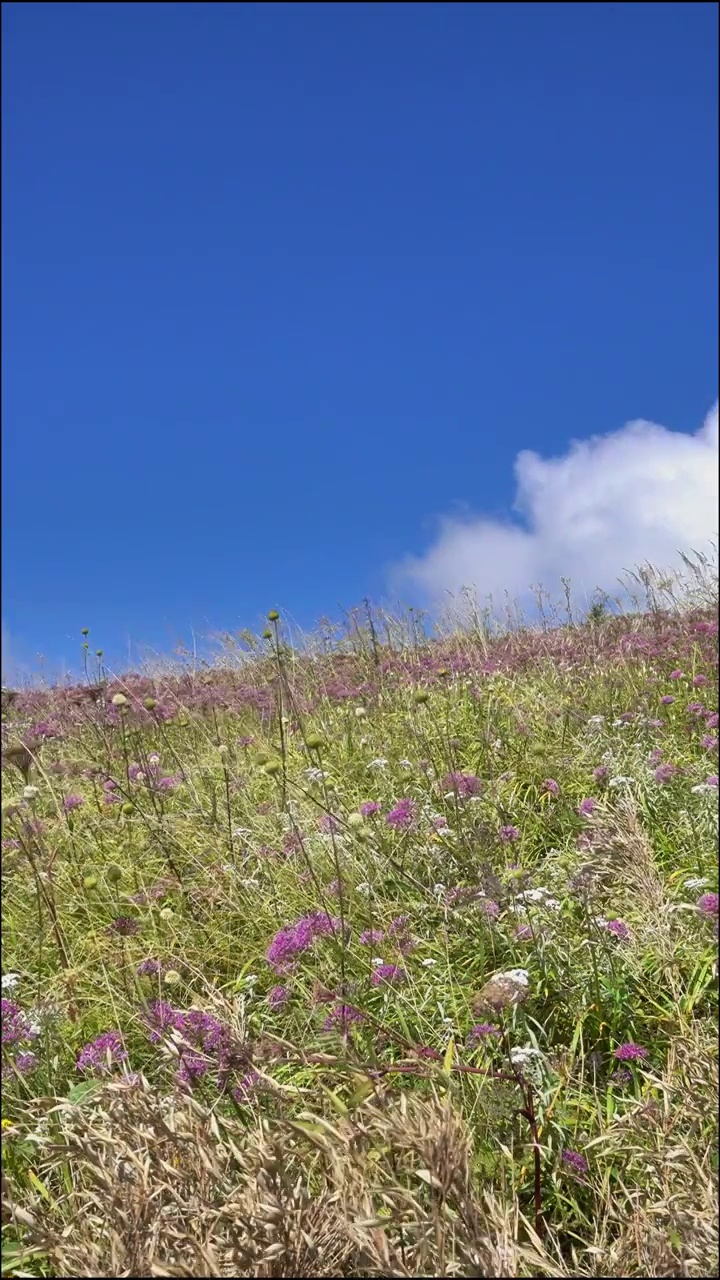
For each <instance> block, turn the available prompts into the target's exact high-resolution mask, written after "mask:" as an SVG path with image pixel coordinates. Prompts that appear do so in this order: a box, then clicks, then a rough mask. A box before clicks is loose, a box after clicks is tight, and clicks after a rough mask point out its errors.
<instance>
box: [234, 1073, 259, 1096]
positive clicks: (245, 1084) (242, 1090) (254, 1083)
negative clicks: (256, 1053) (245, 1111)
mask: <svg viewBox="0 0 720 1280" xmlns="http://www.w3.org/2000/svg"><path fill="white" fill-rule="evenodd" d="M260 1084H261V1078H260V1076H259V1075H258V1073H257V1071H249V1072H248V1073H247V1075H245V1076H243V1078H242V1080H241V1081H240V1083H239V1084H237V1085H236V1086H235V1088H234V1089H233V1091H232V1096H233V1098H234V1099H235V1101H236V1102H239V1103H240V1104H242V1103H247V1102H249V1101H250V1098H251V1097H252V1094H253V1093H254V1092H255V1090H256V1089H258V1088H259V1087H260Z"/></svg>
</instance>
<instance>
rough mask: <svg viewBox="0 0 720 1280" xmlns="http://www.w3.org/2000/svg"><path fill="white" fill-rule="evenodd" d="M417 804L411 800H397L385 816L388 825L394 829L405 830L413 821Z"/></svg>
mask: <svg viewBox="0 0 720 1280" xmlns="http://www.w3.org/2000/svg"><path fill="white" fill-rule="evenodd" d="M416 813H417V806H416V805H415V802H414V801H413V800H398V802H397V804H396V805H395V808H394V809H391V810H390V812H389V813H388V814H386V816H385V821H386V822H387V824H388V826H389V827H394V828H395V830H396V831H407V830H408V829H409V828H410V827H411V826H412V825H413V822H414V821H415V815H416Z"/></svg>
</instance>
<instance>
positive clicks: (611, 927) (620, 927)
mask: <svg viewBox="0 0 720 1280" xmlns="http://www.w3.org/2000/svg"><path fill="white" fill-rule="evenodd" d="M605 928H606V929H607V931H608V933H611V934H612V935H613V937H615V938H619V939H620V941H621V942H627V941H628V940H629V938H630V936H631V934H630V930H629V929H628V927H627V925H626V924H625V921H624V920H608V922H607V924H606V925H605Z"/></svg>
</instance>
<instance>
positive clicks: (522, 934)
mask: <svg viewBox="0 0 720 1280" xmlns="http://www.w3.org/2000/svg"><path fill="white" fill-rule="evenodd" d="M532 936H533V933H532V929H531V928H530V925H529V924H521V925H518V927H517V929H516V930H515V932H514V934H513V937H514V938H516V939H517V941H518V942H532Z"/></svg>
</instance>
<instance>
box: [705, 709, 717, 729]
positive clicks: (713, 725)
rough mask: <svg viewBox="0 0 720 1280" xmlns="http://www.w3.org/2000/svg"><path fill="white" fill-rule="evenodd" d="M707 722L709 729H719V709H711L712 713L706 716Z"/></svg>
mask: <svg viewBox="0 0 720 1280" xmlns="http://www.w3.org/2000/svg"><path fill="white" fill-rule="evenodd" d="M705 724H706V725H707V727H708V729H717V727H718V713H717V711H711V712H710V715H709V716H706V717H705Z"/></svg>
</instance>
